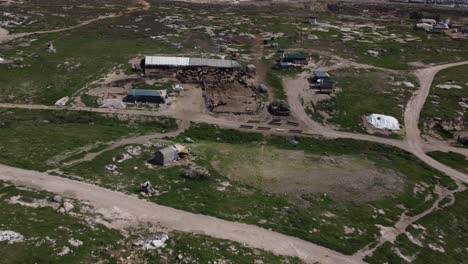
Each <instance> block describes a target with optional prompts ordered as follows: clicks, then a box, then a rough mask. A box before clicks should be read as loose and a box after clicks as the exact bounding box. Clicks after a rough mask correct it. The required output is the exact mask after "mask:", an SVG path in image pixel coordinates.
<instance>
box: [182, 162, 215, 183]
mask: <svg viewBox="0 0 468 264" xmlns="http://www.w3.org/2000/svg"><path fill="white" fill-rule="evenodd" d="M184 176H185V177H186V178H188V179H192V180H196V179H208V178H210V177H211V173H210V172H209V171H208V170H207V169H205V168H203V167H200V166H196V165H191V166H190V167H189V168H188V169H187V170H186V171H185V174H184Z"/></svg>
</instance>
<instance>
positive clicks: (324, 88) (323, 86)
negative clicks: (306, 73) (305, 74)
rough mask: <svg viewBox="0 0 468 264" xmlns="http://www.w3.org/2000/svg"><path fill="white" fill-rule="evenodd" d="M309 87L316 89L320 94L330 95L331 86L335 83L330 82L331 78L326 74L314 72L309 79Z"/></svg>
mask: <svg viewBox="0 0 468 264" xmlns="http://www.w3.org/2000/svg"><path fill="white" fill-rule="evenodd" d="M310 81H311V83H312V84H311V87H312V88H318V89H319V90H320V93H328V94H329V93H331V92H333V86H334V85H335V82H334V81H332V80H331V77H330V75H329V74H328V73H326V72H324V71H314V73H313V74H312V76H311V78H310Z"/></svg>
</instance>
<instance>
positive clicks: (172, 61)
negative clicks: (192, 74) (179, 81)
mask: <svg viewBox="0 0 468 264" xmlns="http://www.w3.org/2000/svg"><path fill="white" fill-rule="evenodd" d="M144 66H145V69H168V68H201V67H207V68H218V69H236V68H241V65H240V64H239V62H237V61H235V60H220V59H204V58H189V57H166V56H145V58H144Z"/></svg>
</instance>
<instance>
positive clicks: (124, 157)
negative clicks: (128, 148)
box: [110, 153, 132, 170]
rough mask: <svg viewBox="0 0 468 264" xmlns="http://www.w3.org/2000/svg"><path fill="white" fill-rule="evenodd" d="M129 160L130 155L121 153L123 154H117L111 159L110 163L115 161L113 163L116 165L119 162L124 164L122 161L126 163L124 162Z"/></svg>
mask: <svg viewBox="0 0 468 264" xmlns="http://www.w3.org/2000/svg"><path fill="white" fill-rule="evenodd" d="M131 158H132V156H131V155H130V154H128V153H123V154H119V155H117V156H115V157H113V158H112V161H115V162H117V163H121V162H124V161H126V160H129V159H131ZM110 170H112V169H110Z"/></svg>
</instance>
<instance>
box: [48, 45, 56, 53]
mask: <svg viewBox="0 0 468 264" xmlns="http://www.w3.org/2000/svg"><path fill="white" fill-rule="evenodd" d="M47 52H50V53H57V50H56V49H55V48H54V44H52V43H49V44H48V45H47Z"/></svg>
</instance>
